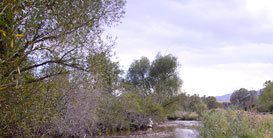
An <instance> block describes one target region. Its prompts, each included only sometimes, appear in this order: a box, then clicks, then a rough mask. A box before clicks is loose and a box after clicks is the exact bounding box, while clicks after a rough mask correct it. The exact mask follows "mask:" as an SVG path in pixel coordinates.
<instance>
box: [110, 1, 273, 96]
mask: <svg viewBox="0 0 273 138" xmlns="http://www.w3.org/2000/svg"><path fill="white" fill-rule="evenodd" d="M125 11H126V14H125V15H124V18H122V19H121V23H120V24H119V25H117V26H115V27H113V28H111V29H109V30H108V31H107V33H109V34H110V35H111V36H113V37H117V40H116V46H115V48H114V51H115V53H116V56H117V57H118V61H119V62H120V65H121V67H122V68H123V69H124V70H127V69H128V67H129V66H130V64H131V63H132V62H133V60H135V59H140V57H142V56H146V57H148V58H149V59H150V60H153V59H154V58H155V56H156V54H157V53H158V52H161V54H162V55H167V54H173V55H174V56H176V57H178V61H179V63H180V66H179V69H178V71H179V74H180V77H181V79H182V80H183V82H184V83H183V86H182V91H183V92H187V93H189V94H194V93H197V94H199V95H200V96H203V95H207V96H220V95H224V94H228V93H232V92H233V91H234V90H237V89H240V88H246V89H249V90H259V89H261V88H263V84H264V82H265V81H266V80H272V78H273V1H272V0H127V4H126V7H125Z"/></svg>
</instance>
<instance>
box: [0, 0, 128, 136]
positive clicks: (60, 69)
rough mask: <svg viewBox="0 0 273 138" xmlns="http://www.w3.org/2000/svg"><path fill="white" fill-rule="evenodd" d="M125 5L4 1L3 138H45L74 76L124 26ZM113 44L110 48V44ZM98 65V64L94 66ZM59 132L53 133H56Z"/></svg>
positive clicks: (0, 17) (83, 0)
mask: <svg viewBox="0 0 273 138" xmlns="http://www.w3.org/2000/svg"><path fill="white" fill-rule="evenodd" d="M124 4H125V1H124V0H2V1H1V2H0V120H1V123H0V137H41V136H42V135H44V134H47V133H49V128H50V129H52V130H53V128H52V126H50V125H49V123H50V120H51V119H52V118H55V116H54V111H55V109H56V107H57V106H58V102H59V101H63V100H62V93H60V92H62V91H60V89H63V91H65V90H66V89H68V88H67V86H68V84H69V83H71V82H70V81H71V80H73V78H72V77H73V75H70V74H68V73H70V72H76V71H75V70H80V71H83V72H91V73H92V71H90V70H89V69H90V67H89V65H88V62H87V61H88V56H89V54H90V53H92V52H93V51H96V52H97V53H98V52H101V53H103V52H104V51H105V49H107V48H105V47H108V46H109V45H108V44H107V43H105V41H103V40H104V39H103V38H102V37H101V36H102V33H103V31H104V28H105V27H106V26H108V27H111V26H112V25H114V24H116V23H118V22H119V20H120V18H121V17H122V16H123V14H124V9H123V7H124ZM110 45H111V44H110ZM94 66H95V65H94ZM53 131H54V130H53Z"/></svg>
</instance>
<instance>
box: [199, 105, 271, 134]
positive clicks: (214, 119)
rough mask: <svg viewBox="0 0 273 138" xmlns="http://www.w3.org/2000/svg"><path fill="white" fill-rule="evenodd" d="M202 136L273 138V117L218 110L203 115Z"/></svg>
mask: <svg viewBox="0 0 273 138" xmlns="http://www.w3.org/2000/svg"><path fill="white" fill-rule="evenodd" d="M201 120H202V122H203V126H201V127H200V129H199V131H200V136H201V137H204V138H216V137H217V138H226V137H228V138H233V137H238V138H269V137H273V131H272V130H273V116H272V115H259V114H256V113H251V112H245V111H235V110H223V109H217V110H212V111H211V112H209V113H207V114H205V115H203V117H202V119H201Z"/></svg>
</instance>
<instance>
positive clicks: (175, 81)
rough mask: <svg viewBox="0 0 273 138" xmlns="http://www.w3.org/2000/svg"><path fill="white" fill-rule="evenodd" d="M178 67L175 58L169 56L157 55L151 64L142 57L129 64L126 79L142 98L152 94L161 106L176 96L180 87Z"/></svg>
mask: <svg viewBox="0 0 273 138" xmlns="http://www.w3.org/2000/svg"><path fill="white" fill-rule="evenodd" d="M178 65H179V63H178V61H177V58H176V57H174V56H173V55H171V54H169V55H166V56H162V55H161V54H158V55H157V56H156V58H155V60H154V61H153V62H152V63H150V62H149V60H148V58H146V57H142V58H141V59H140V60H135V61H134V62H133V63H132V64H131V66H130V68H129V70H128V74H127V79H128V81H129V83H130V84H132V85H133V86H135V87H137V91H142V92H143V93H144V96H148V95H150V94H152V95H153V96H154V98H155V99H156V101H157V102H158V103H160V104H163V103H164V101H166V99H168V98H171V97H173V96H176V95H178V92H179V90H180V87H181V85H182V80H181V79H180V77H179V76H178V72H177V69H178ZM139 88H140V89H139ZM164 104H165V105H168V104H167V103H164Z"/></svg>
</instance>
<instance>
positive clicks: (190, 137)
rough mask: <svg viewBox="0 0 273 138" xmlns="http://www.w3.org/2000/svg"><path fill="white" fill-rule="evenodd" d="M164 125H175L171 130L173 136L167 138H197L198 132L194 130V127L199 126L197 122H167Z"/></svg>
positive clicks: (199, 123)
mask: <svg viewBox="0 0 273 138" xmlns="http://www.w3.org/2000/svg"><path fill="white" fill-rule="evenodd" d="M166 124H177V126H176V127H174V128H173V131H172V132H173V136H171V137H169V138H198V132H197V131H196V130H195V129H194V127H196V126H200V125H201V122H199V121H169V122H166Z"/></svg>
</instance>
